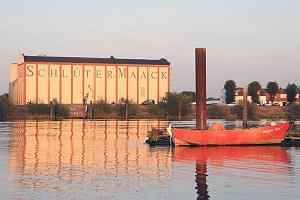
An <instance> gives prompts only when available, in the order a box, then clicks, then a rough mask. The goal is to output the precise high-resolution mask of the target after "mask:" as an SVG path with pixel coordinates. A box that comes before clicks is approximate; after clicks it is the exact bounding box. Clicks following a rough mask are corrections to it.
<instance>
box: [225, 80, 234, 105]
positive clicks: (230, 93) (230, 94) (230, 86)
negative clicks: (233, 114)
mask: <svg viewBox="0 0 300 200" xmlns="http://www.w3.org/2000/svg"><path fill="white" fill-rule="evenodd" d="M235 88H236V84H235V82H234V81H233V80H228V81H226V82H225V84H224V89H225V96H226V103H227V104H229V103H232V102H235Z"/></svg>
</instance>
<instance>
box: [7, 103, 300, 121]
mask: <svg viewBox="0 0 300 200" xmlns="http://www.w3.org/2000/svg"><path fill="white" fill-rule="evenodd" d="M299 108H300V106H297V107H296V108H292V107H288V106H286V107H280V106H255V105H250V106H249V108H248V109H249V110H248V118H249V120H261V119H270V120H276V119H287V118H288V117H287V116H289V118H290V119H294V120H295V119H299V118H300V115H299V113H300V112H299V111H298V110H299ZM59 109H60V110H59V112H58V115H57V116H56V118H57V119H76V118H83V115H85V116H84V117H85V118H93V119H126V113H127V119H165V120H191V119H195V117H196V114H195V109H196V106H195V105H191V107H190V110H189V111H188V112H187V113H186V114H185V115H169V114H168V112H166V110H164V108H163V107H162V106H161V105H157V104H155V105H135V104H130V105H127V108H126V105H122V104H102V105H94V106H93V108H92V113H91V115H87V112H84V108H83V106H82V105H61V106H60V107H59ZM126 110H127V111H126ZM52 112H53V111H52ZM50 113H51V112H50V108H49V107H47V105H37V106H36V107H34V108H32V107H30V106H28V105H26V106H14V107H13V109H12V111H11V113H10V115H9V120H17V119H50V118H51V117H50ZM207 115H208V119H226V120H238V119H241V118H242V107H241V106H240V105H237V106H227V105H208V108H207ZM53 118H54V117H53V116H52V119H53Z"/></svg>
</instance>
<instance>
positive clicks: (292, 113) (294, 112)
mask: <svg viewBox="0 0 300 200" xmlns="http://www.w3.org/2000/svg"><path fill="white" fill-rule="evenodd" d="M287 111H288V116H289V117H290V118H291V119H299V118H300V104H290V105H289V106H288V108H287Z"/></svg>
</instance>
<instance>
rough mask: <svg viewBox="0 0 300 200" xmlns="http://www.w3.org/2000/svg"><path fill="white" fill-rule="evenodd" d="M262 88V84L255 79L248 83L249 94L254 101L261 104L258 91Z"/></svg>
mask: <svg viewBox="0 0 300 200" xmlns="http://www.w3.org/2000/svg"><path fill="white" fill-rule="evenodd" d="M260 89H261V85H260V83H259V82H258V81H253V82H251V83H249V85H248V94H249V95H250V96H251V99H252V102H253V103H257V104H260V100H259V95H258V92H259V90H260Z"/></svg>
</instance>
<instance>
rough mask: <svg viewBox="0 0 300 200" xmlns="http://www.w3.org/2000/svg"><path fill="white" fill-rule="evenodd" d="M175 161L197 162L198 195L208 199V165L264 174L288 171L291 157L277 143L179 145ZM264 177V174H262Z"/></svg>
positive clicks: (175, 152)
mask: <svg viewBox="0 0 300 200" xmlns="http://www.w3.org/2000/svg"><path fill="white" fill-rule="evenodd" d="M174 160H175V161H185V162H186V161H193V162H195V173H196V175H195V181H196V190H197V194H198V197H197V199H201V200H207V199H209V198H210V196H209V188H208V184H207V178H209V177H208V166H209V169H211V168H234V169H238V170H242V171H245V172H250V171H254V172H261V173H264V174H273V175H274V174H288V173H290V169H289V168H288V167H282V166H290V165H291V159H290V157H289V155H288V154H287V151H286V149H284V148H281V147H277V146H273V147H271V146H269V147H268V146H262V147H254V146H251V147H192V148H191V147H176V148H175V149H174ZM262 178H263V177H262Z"/></svg>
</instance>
